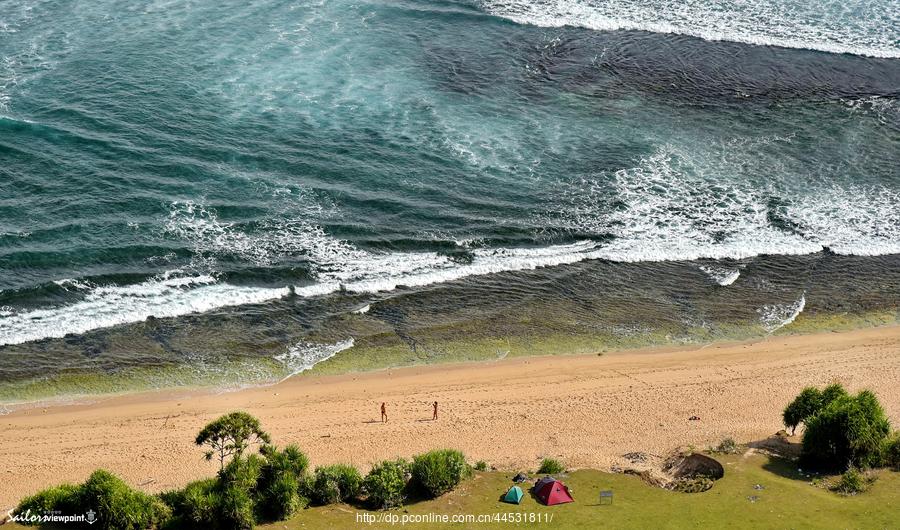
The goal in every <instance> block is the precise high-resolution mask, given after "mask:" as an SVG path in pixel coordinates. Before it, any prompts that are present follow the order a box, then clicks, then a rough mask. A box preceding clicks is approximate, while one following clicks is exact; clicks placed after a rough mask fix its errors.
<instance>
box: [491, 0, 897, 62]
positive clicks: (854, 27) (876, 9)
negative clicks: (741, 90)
mask: <svg viewBox="0 0 900 530" xmlns="http://www.w3.org/2000/svg"><path fill="white" fill-rule="evenodd" d="M480 4H481V6H482V7H483V9H484V10H485V11H487V12H488V13H491V14H493V15H496V16H501V17H504V18H508V19H510V20H513V21H515V22H518V23H520V24H531V25H535V26H544V27H561V26H580V27H586V28H590V29H594V30H599V31H614V30H641V31H651V32H655V33H678V34H683V35H690V36H693V37H699V38H702V39H706V40H711V41H734V42H742V43H746V44H755V45H765V46H780V47H785V48H805V49H812V50H819V51H825V52H831V53H851V54H856V55H868V56H873V57H900V29H898V28H900V9H898V8H897V2H896V1H894V0H849V1H846V2H837V1H833V0H814V1H809V2H803V1H794V0H680V1H675V0H482V1H481V2H480Z"/></svg>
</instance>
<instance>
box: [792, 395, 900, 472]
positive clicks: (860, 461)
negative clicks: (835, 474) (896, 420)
mask: <svg viewBox="0 0 900 530" xmlns="http://www.w3.org/2000/svg"><path fill="white" fill-rule="evenodd" d="M889 433H890V422H889V421H888V419H887V416H886V415H885V413H884V409H882V408H881V405H880V404H879V403H878V399H877V398H876V397H875V395H874V394H873V393H872V392H869V391H868V390H864V391H862V392H860V393H859V394H857V395H856V396H848V395H845V396H840V397H838V398H836V399H835V400H833V401H832V402H830V403H829V404H828V405H827V406H826V407H825V408H823V409H822V410H820V411H819V412H817V413H816V414H815V415H813V416H812V417H810V418H809V419H807V420H806V431H805V432H804V434H803V450H802V454H801V456H802V458H803V460H804V465H807V466H810V467H817V468H832V469H834V468H840V467H847V466H856V467H871V466H877V465H880V464H881V459H882V455H883V450H884V449H883V444H884V440H885V439H886V438H887V436H888V434H889Z"/></svg>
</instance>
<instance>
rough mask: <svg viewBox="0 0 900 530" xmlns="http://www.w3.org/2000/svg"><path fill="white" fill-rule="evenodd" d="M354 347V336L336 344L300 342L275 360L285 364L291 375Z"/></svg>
mask: <svg viewBox="0 0 900 530" xmlns="http://www.w3.org/2000/svg"><path fill="white" fill-rule="evenodd" d="M352 347H353V338H352V337H351V338H349V339H347V340H342V341H339V342H336V343H334V344H320V343H315V342H299V343H297V344H295V345H294V346H292V347H291V348H290V349H289V350H288V351H287V352H285V353H282V354H281V355H276V356H275V360H277V361H280V362H281V363H282V364H284V367H285V368H286V369H287V370H288V372H289V373H290V375H289V376H288V377H290V376H291V375H296V374H299V373H300V372H305V371H306V370H309V369H310V368H312V367H313V366H315V365H317V364H319V363H320V362H322V361H325V360H327V359H330V358H332V357H334V356H335V355H337V354H338V353H340V352H342V351H344V350H348V349H350V348H352Z"/></svg>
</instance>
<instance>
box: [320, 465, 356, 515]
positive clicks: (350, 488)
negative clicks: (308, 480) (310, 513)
mask: <svg viewBox="0 0 900 530" xmlns="http://www.w3.org/2000/svg"><path fill="white" fill-rule="evenodd" d="M361 486H362V476H361V475H360V474H359V471H357V469H356V468H355V467H353V466H348V465H344V464H336V465H333V466H325V467H317V468H316V473H315V477H314V479H313V485H312V492H311V496H312V499H313V501H315V502H316V503H317V504H323V505H324V504H334V503H336V502H341V501H348V500H350V499H352V498H353V497H356V496H357V495H359V490H360V487H361Z"/></svg>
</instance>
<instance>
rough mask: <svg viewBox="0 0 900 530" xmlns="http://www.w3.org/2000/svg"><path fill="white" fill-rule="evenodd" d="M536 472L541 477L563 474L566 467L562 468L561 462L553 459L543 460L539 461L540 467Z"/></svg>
mask: <svg viewBox="0 0 900 530" xmlns="http://www.w3.org/2000/svg"><path fill="white" fill-rule="evenodd" d="M537 472H538V473H539V474H541V475H555V474H557V473H565V472H566V466H564V465H563V464H562V462H560V461H559V460H556V459H554V458H545V459H543V460H541V467H539V468H538V470H537Z"/></svg>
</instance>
